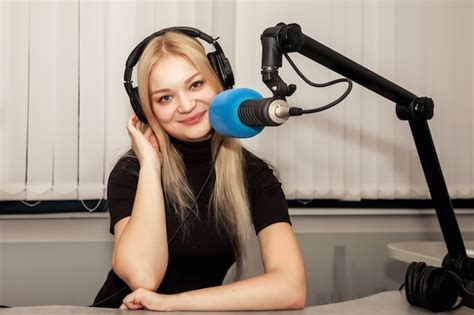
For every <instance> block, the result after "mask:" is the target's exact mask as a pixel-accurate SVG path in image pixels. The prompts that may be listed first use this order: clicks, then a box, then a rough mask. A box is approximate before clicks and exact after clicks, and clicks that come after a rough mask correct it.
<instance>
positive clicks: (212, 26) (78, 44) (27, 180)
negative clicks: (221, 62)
mask: <svg viewBox="0 0 474 315" xmlns="http://www.w3.org/2000/svg"><path fill="white" fill-rule="evenodd" d="M473 16H474V5H473V3H472V2H471V1H469V0H464V1H463V0H458V1H442V0H432V1H422V0H415V1H408V0H407V1H401V0H398V1H396V0H384V1H375V0H346V1H334V0H332V1H330V0H320V1H289V0H286V1H283V0H282V1H239V0H233V1H211V0H209V1H175V2H172V1H131V0H129V1H78V0H75V1H74V0H71V1H59V0H58V1H29V2H28V1H12V0H3V1H0V74H1V76H0V200H46V199H47V200H54V199H81V200H82V199H100V198H104V195H105V187H106V182H107V177H108V174H109V172H110V170H111V168H112V167H113V165H114V163H115V162H116V161H117V159H118V157H119V156H120V154H121V153H123V152H124V151H126V150H127V149H128V147H129V138H128V135H127V132H126V128H125V123H126V120H127V118H128V116H129V114H130V113H131V108H130V106H129V102H128V99H127V96H126V93H125V91H124V89H123V70H124V64H125V60H126V58H127V56H128V54H129V52H130V51H131V49H133V47H134V46H135V45H136V44H137V43H138V42H139V41H140V40H141V39H143V38H144V37H146V36H147V35H149V34H151V33H152V32H153V31H156V30H159V29H162V28H165V27H169V26H174V25H187V26H193V27H196V28H199V29H201V30H203V31H204V32H206V33H209V34H211V35H213V36H214V37H217V36H219V37H220V39H219V42H220V44H221V46H222V47H223V49H224V51H225V52H226V55H227V56H228V57H229V59H230V60H231V63H232V65H233V69H234V72H235V77H236V86H238V87H244V86H245V87H251V88H254V89H256V90H258V91H259V92H261V93H262V94H264V95H266V96H270V95H271V93H270V92H269V90H268V89H267V88H266V86H264V84H263V83H262V81H261V76H260V61H261V44H260V39H259V38H260V34H261V33H262V32H263V30H264V29H265V28H267V27H270V26H274V25H276V24H277V23H278V22H285V23H298V24H299V25H300V26H301V27H302V30H303V32H304V33H305V34H306V35H307V36H309V37H312V38H313V39H315V40H317V41H319V42H321V43H323V44H325V45H326V46H329V47H330V48H332V49H334V50H336V51H338V52H339V53H341V54H343V55H345V56H347V57H349V58H350V59H352V60H354V61H355V62H357V63H360V64H362V65H364V66H365V67H367V68H369V69H371V70H373V71H375V72H377V73H379V74H380V75H382V76H384V77H386V78H387V79H389V80H391V81H393V82H395V83H397V84H399V85H400V86H402V87H404V88H406V89H407V90H409V91H411V92H413V93H414V94H416V95H418V96H429V97H432V98H433V99H434V101H435V116H434V118H433V119H432V120H431V121H430V122H429V124H430V127H431V130H432V134H433V138H434V141H435V145H436V148H437V151H438V155H439V158H440V160H441V165H442V168H443V171H444V175H445V179H446V181H447V184H448V188H449V190H450V193H451V196H452V197H456V198H472V197H473V196H474V192H473V187H474V168H473V158H472V155H473V152H472V151H473V149H474V138H473V136H472V134H473V126H472V121H473V118H474V111H473V110H472V108H473V101H474V99H473V94H472V93H473V92H472V91H473V90H474V89H473V88H474V80H473V73H474V64H473V45H474V32H473V29H474V26H473V24H472V23H473V22H472V20H473ZM205 46H206V47H207V48H209V49H211V48H210V47H209V45H208V44H205ZM291 57H292V58H293V60H294V61H295V62H296V64H297V65H298V66H299V67H300V69H301V70H302V71H303V73H305V74H306V75H307V77H309V78H310V79H311V80H312V81H315V82H326V81H329V80H332V79H336V78H338V77H339V75H338V74H336V73H334V72H332V71H330V70H328V69H326V68H324V67H322V66H319V65H318V64H316V63H314V62H313V61H311V60H309V59H307V58H305V57H303V56H301V55H297V54H291ZM280 75H281V77H282V78H283V79H284V80H285V81H286V82H287V83H295V84H296V85H297V86H298V89H297V91H296V93H295V94H294V95H293V96H292V97H290V98H289V99H288V100H289V102H290V104H292V105H295V106H299V107H304V108H312V107H317V106H321V105H324V104H326V103H329V102H330V101H332V100H334V99H336V98H337V97H338V96H339V95H340V94H341V93H343V91H344V89H345V87H346V85H345V84H341V85H338V86H333V87H330V88H325V89H316V88H312V87H310V86H308V85H306V84H305V83H304V82H303V81H302V80H301V79H300V78H299V77H298V76H297V74H296V73H295V72H294V71H293V70H292V68H291V67H290V66H289V64H288V63H287V62H286V60H284V62H283V67H282V68H281V70H280ZM242 142H243V143H244V145H245V146H246V147H248V148H249V149H251V150H252V151H254V152H255V153H257V154H258V155H259V156H261V157H262V158H264V159H266V160H268V161H269V162H270V163H271V164H273V165H274V166H276V167H277V168H278V170H279V172H280V179H281V181H282V182H283V186H284V190H285V192H286V194H287V197H288V198H289V199H313V198H331V199H342V200H360V199H362V198H370V199H381V198H383V199H393V198H427V197H429V194H428V191H427V188H426V183H425V180H424V177H423V173H422V171H421V166H420V163H419V160H418V156H417V154H416V150H415V147H414V144H413V140H412V137H411V134H410V131H409V127H408V124H407V122H402V121H400V120H398V119H397V118H396V116H395V105H394V104H392V103H391V102H389V101H387V100H385V99H383V98H382V97H379V96H378V95H376V94H374V93H373V92H371V91H368V90H366V89H364V88H362V87H360V86H358V85H357V84H355V85H354V88H353V90H352V92H351V94H350V95H349V96H348V98H347V99H346V100H344V101H343V102H342V103H341V104H339V105H337V106H336V107H334V108H332V109H330V110H328V111H325V112H322V113H319V114H314V115H307V116H303V117H299V118H293V119H290V120H289V121H288V122H287V123H285V124H284V125H283V126H281V127H278V128H270V127H269V128H266V129H265V130H264V131H263V132H262V133H261V134H259V135H258V136H256V137H254V138H251V139H247V140H243V141H242Z"/></svg>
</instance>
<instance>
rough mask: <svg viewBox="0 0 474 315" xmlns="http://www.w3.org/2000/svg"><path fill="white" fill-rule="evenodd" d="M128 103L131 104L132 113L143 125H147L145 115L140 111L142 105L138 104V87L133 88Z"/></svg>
mask: <svg viewBox="0 0 474 315" xmlns="http://www.w3.org/2000/svg"><path fill="white" fill-rule="evenodd" d="M130 103H131V104H132V108H133V111H134V112H135V114H136V115H137V117H138V119H140V121H141V122H143V123H145V124H146V123H148V120H147V119H146V116H145V113H144V112H143V109H142V103H141V102H140V95H139V94H138V87H134V88H133V89H132V91H131V93H130Z"/></svg>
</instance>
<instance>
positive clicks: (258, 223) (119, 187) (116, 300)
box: [94, 138, 291, 307]
mask: <svg viewBox="0 0 474 315" xmlns="http://www.w3.org/2000/svg"><path fill="white" fill-rule="evenodd" d="M171 140H172V143H173V145H174V146H175V147H176V149H177V150H178V151H179V152H180V153H181V155H182V157H183V161H184V163H185V166H186V176H187V179H188V182H189V184H190V185H191V188H192V189H193V192H194V195H195V196H196V195H197V194H198V192H199V191H200V189H201V188H202V186H203V184H204V182H205V179H206V178H207V176H208V175H209V173H210V171H211V167H212V154H211V139H209V140H205V141H201V142H184V141H180V140H177V139H174V138H172V139H171ZM244 159H245V167H244V171H245V176H246V183H247V193H248V196H249V201H250V211H251V215H252V220H253V225H254V228H255V232H256V233H257V234H258V232H260V231H261V230H262V229H264V228H265V227H267V226H269V225H271V224H273V223H277V222H288V223H290V219H289V215H288V206H287V202H286V199H285V195H284V193H283V191H282V189H281V184H280V182H279V181H278V180H277V179H276V177H275V176H274V174H273V171H272V170H271V169H270V168H269V167H268V165H267V164H266V163H265V162H264V161H262V160H261V159H260V158H258V157H256V156H255V155H253V154H252V153H250V152H249V151H247V150H244ZM139 170H140V164H139V162H138V160H137V159H133V158H122V159H121V160H120V161H119V162H118V163H117V164H116V165H115V167H114V168H113V170H112V172H111V173H110V176H109V181H108V186H107V202H108V208H109V213H110V233H112V234H113V233H114V225H115V223H117V222H118V221H120V220H121V219H123V218H125V217H128V216H130V215H131V214H132V209H133V202H134V199H135V193H136V189H137V184H138V174H139ZM214 180H215V177H214V173H212V174H211V178H210V180H209V182H208V183H207V185H206V186H205V187H204V190H203V192H202V194H201V197H200V198H199V200H198V203H197V213H198V215H197V216H196V215H194V214H191V215H190V218H189V219H188V220H187V222H186V223H185V226H186V228H185V229H186V233H183V231H182V230H180V232H178V234H177V235H176V237H175V238H174V239H173V240H172V242H171V244H170V245H169V247H168V250H169V261H168V268H167V270H166V274H165V276H164V278H163V281H162V282H161V285H160V287H159V288H158V290H157V292H159V293H163V294H174V293H179V292H185V291H191V290H196V289H201V288H206V287H211V286H217V285H221V284H222V281H223V280H224V277H225V275H226V273H227V270H228V269H229V268H230V266H231V265H232V264H233V263H234V261H235V256H234V252H233V247H232V243H231V241H230V240H229V238H228V236H227V235H225V233H223V232H220V231H219V229H218V228H216V226H215V225H214V224H213V222H214V220H213V218H212V211H213V210H211V209H209V199H210V196H211V192H212V189H213V187H214ZM150 193H151V192H150ZM165 208H166V227H167V233H168V240H169V239H170V237H171V236H172V235H173V234H174V232H175V231H176V230H177V229H178V227H179V224H180V221H179V219H178V218H177V216H176V215H175V213H174V211H173V210H172V209H170V207H169V205H168V202H167V201H166V200H165ZM290 224H291V223H290ZM124 288H125V289H124ZM120 290H122V291H121V292H120V294H117V295H115V296H114V297H113V298H110V299H108V300H107V301H104V302H103V303H100V304H99V305H97V307H119V306H120V304H122V300H123V298H124V297H125V296H126V295H127V294H129V293H130V292H131V290H130V288H128V286H127V284H126V283H125V282H124V281H123V280H121V279H120V278H119V277H118V276H117V275H116V274H115V272H114V271H113V269H112V270H110V272H109V274H108V276H107V279H106V281H105V283H104V284H103V286H102V288H101V289H100V291H99V293H98V294H97V296H96V298H95V300H94V304H96V303H98V302H100V301H102V300H104V299H106V298H107V297H110V296H112V295H114V294H116V293H117V292H118V291H120Z"/></svg>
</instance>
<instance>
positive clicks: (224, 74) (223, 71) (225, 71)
mask: <svg viewBox="0 0 474 315" xmlns="http://www.w3.org/2000/svg"><path fill="white" fill-rule="evenodd" d="M222 56H223V55H222V54H219V53H217V52H211V53H208V54H207V59H208V60H209V63H210V64H211V66H212V68H213V69H214V72H215V73H216V74H217V76H218V77H219V80H220V81H221V84H222V87H223V88H224V90H228V89H231V88H232V87H233V86H234V83H235V82H234V74H233V73H232V68H231V66H230V63H229V60H228V59H227V58H226V57H225V56H223V57H222Z"/></svg>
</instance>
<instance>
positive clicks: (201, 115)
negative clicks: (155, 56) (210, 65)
mask: <svg viewBox="0 0 474 315" xmlns="http://www.w3.org/2000/svg"><path fill="white" fill-rule="evenodd" d="M149 89H150V90H149V91H150V102H151V103H150V104H151V107H152V111H153V113H154V114H155V117H156V118H157V119H158V122H159V123H160V125H161V126H162V128H163V129H164V130H165V131H166V132H167V133H168V134H169V135H171V136H173V137H175V138H176V139H179V140H183V141H201V140H205V139H207V138H208V137H209V135H210V132H211V125H210V124H209V117H208V110H209V105H210V104H211V101H212V100H213V99H214V97H215V96H216V93H215V92H214V91H213V90H212V89H211V87H210V86H209V84H208V83H207V82H206V81H205V80H204V77H203V76H202V74H201V73H200V72H199V71H198V70H197V69H196V67H195V66H194V64H192V63H191V62H190V61H189V60H188V59H187V58H185V57H181V56H173V55H168V56H166V57H164V58H163V59H161V60H160V61H159V62H158V63H156V64H155V66H154V67H153V68H152V70H151V73H150V86H149Z"/></svg>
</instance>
